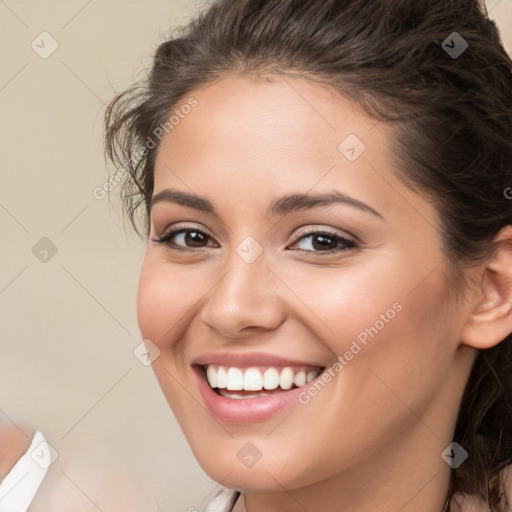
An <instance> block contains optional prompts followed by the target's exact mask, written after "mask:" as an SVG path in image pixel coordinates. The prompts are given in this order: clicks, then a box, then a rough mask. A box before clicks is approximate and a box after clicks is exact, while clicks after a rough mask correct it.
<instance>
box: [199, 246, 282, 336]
mask: <svg viewBox="0 0 512 512" xmlns="http://www.w3.org/2000/svg"><path fill="white" fill-rule="evenodd" d="M222 276H223V277H221V278H220V280H219V281H218V282H217V284H216V285H215V286H214V287H213V289H212V290H211V292H210V298H209V301H208V302H207V303H206V304H205V306H204V308H203V309H202V312H201V317H202V320H203V321H204V322H205V323H206V324H207V325H208V326H210V327H211V328H213V329H214V330H216V331H217V332H218V333H219V334H220V335H221V336H224V337H227V338H241V337H244V336H248V335H254V330H258V328H259V329H264V330H266V329H269V330H272V329H277V328H278V327H279V326H280V325H281V323H282V322H283V321H284V319H285V306H284V301H283V297H282V294H284V293H285V291H284V290H283V288H284V287H283V285H282V283H281V282H280V281H279V279H278V278H277V277H276V275H275V274H274V273H273V272H272V271H271V270H270V268H268V266H267V261H266V259H265V257H264V253H263V254H261V255H260V257H259V258H257V259H256V260H255V261H253V262H252V263H247V262H246V261H244V260H243V259H242V258H240V257H239V256H238V254H236V253H235V254H234V255H233V258H230V259H229V262H228V264H227V265H226V268H225V271H224V272H223V274H222Z"/></svg>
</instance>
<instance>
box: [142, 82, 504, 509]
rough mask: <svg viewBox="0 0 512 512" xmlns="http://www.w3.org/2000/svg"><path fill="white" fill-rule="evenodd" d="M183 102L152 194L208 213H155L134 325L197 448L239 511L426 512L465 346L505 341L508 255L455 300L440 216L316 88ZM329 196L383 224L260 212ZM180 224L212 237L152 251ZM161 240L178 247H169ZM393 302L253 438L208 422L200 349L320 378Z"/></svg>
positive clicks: (251, 429) (258, 90) (437, 504)
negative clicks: (235, 493) (273, 360)
mask: <svg viewBox="0 0 512 512" xmlns="http://www.w3.org/2000/svg"><path fill="white" fill-rule="evenodd" d="M192 95H193V96H194V97H195V98H196V99H197V101H198V105H197V106H196V107H195V108H194V109H193V110H192V111H191V113H190V114H188V115H187V116H186V117H185V118H184V119H183V120H181V121H180V123H179V124H177V125H176V126H175V127H174V129H172V130H171V131H169V133H167V134H165V135H164V137H163V139H162V141H161V144H160V146H159V149H158V155H157V159H156V164H155V186H154V192H155V194H156V193H158V192H160V191H162V190H164V189H166V188H173V189H178V190H181V191H184V192H192V193H195V194H197V195H199V196H202V197H206V198H208V199H209V200H210V201H211V203H212V204H213V205H214V206H215V208H216V209H217V210H218V212H219V215H220V219H217V218H215V217H214V216H212V215H211V214H209V213H205V212H200V211H197V210H195V209H192V208H190V207H184V206H181V205H177V204H173V203H169V202H160V203H157V204H155V205H154V206H153V208H152V210H151V233H150V240H149V242H148V245H147V250H146V253H145V259H144V262H143V266H142V269H141V274H140V282H139V290H138V321H139V326H140V330H141V333H142V335H143V337H144V338H145V339H150V340H151V341H152V342H153V343H154V344H156V345H157V346H158V348H159V350H160V355H159V356H158V357H157V358H156V359H155V360H154V362H153V369H154V371H155V374H156V377H157V379H158V381H159V384H160V386H161V388H162V390H163V392H164V394H165V396H166V398H167V400H168V402H169V404H170V406H171V408H172V410H173V411H174V413H175V415H176V417H177V419H178V421H179V423H180V425H181V427H182V429H183V431H184V433H185V435H186V437H187V439H188V442H189V443H190V446H191V448H192V450H193V452H194V455H195V456H196V457H197V460H198V461H199V463H200V464H201V466H202V467H203V469H204V470H205V471H206V473H207V474H208V475H209V476H210V477H211V478H213V479H214V480H216V481H218V482H220V483H221V484H222V485H223V486H226V487H229V488H232V489H238V490H242V491H243V492H244V494H245V497H244V499H245V507H246V509H247V510H248V512H258V511H261V510H265V511H267V512H274V511H275V512H277V511H279V512H295V511H304V510H323V511H326V512H329V511H332V512H334V511H355V510H357V511H358V512H370V511H371V512H376V511H377V512H378V511H382V512H383V511H386V512H389V510H400V511H401V512H413V511H414V512H419V511H420V512H421V511H423V512H434V511H435V512H441V510H442V509H443V507H444V504H445V500H446V496H447V493H448V488H449V478H450V470H451V468H450V467H449V466H448V464H446V463H445V462H444V460H443V459H442V458H441V453H442V452H443V450H444V449H445V448H446V447H447V446H448V445H449V444H450V443H451V440H452V435H453V430H454V426H455V422H456V418H457V409H458V405H459V403H460V399H461V397H462V392H463V388H464V385H465V383H466V381H467V378H468V376H469V372H470V369H471V366H472V363H473V361H474V358H475V356H476V354H477V350H476V349H477V348H487V347H489V346H492V345H493V344H496V343H498V342H499V341H501V340H502V339H503V338H504V337H505V336H506V335H507V334H508V333H509V332H510V331H511V330H512V314H511V311H510V310H511V306H510V302H511V301H510V298H511V292H510V290H511V288H512V285H511V283H512V278H511V276H510V270H509V269H510V268H512V261H511V260H512V256H511V255H510V253H508V252H505V250H503V251H502V252H500V253H499V254H500V255H501V256H498V257H497V258H496V259H495V260H494V261H493V262H489V263H488V265H485V266H484V265H482V266H479V267H475V268H474V269H472V271H471V272H472V274H471V276H470V277H471V278H472V282H474V283H476V284H475V286H473V287H472V288H471V289H470V290H469V291H468V292H467V294H466V296H465V298H464V300H463V301H459V302H456V301H454V298H453V283H452V282H451V281H450V278H449V273H448V263H447V261H446V259H445V257H444V256H443V254H442V252H441V248H440V238H439V234H438V219H437V213H436V210H435V209H434V208H433V206H432V204H431V203H430V202H429V201H428V199H427V198H426V196H422V195H418V194H416V193H414V192H412V191H411V190H409V189H408V188H406V187H405V185H403V184H402V183H401V182H400V181H399V180H398V178H397V177H396V176H395V174H394V172H395V169H394V168H393V165H392V156H393V155H392V153H391V149H390V146H391V140H392V132H391V131H390V128H389V127H388V126H386V125H384V124H382V123H376V121H375V120H373V119H370V118H369V117H367V116H366V115H364V114H363V113H362V112H360V111H359V110H357V109H356V107H355V106H354V105H353V104H352V103H351V102H350V101H349V100H348V99H346V98H344V97H342V96H340V95H339V94H337V93H335V92H333V91H332V90H330V89H328V88H327V87H324V86H322V85H319V84H315V83H312V82H308V81H306V80H305V79H299V78H295V79H291V78H287V79H286V80H284V79H282V78H279V77H265V78H253V77H240V76H236V75H232V76H226V77H224V78H223V79H222V80H220V81H218V82H214V83H210V84H208V85H207V86H206V87H203V88H201V89H197V90H195V91H193V92H191V93H190V95H189V96H192ZM189 96H187V98H188V97H189ZM187 98H185V99H184V101H183V103H185V102H186V100H187ZM178 108H179V106H178ZM351 133H352V134H356V135H357V137H359V139H361V140H362V141H363V142H364V143H365V145H366V150H365V151H364V152H363V153H362V154H361V155H360V156H359V157H358V158H357V159H356V160H355V161H353V162H350V161H349V160H348V159H347V158H345V156H344V155H343V154H342V153H341V152H340V151H339V150H338V145H339V144H340V142H341V141H342V140H343V139H344V138H345V137H346V136H347V135H348V134H351ZM333 189H334V190H338V191H341V192H344V193H347V194H350V195H351V196H353V197H355V198H357V199H359V200H361V201H364V202H365V203H366V204H368V205H370V206H371V207H372V208H374V209H375V210H377V211H378V212H380V213H381V214H382V216H383V217H384V219H381V218H379V217H377V216H374V215H372V214H370V213H368V212H364V211H362V210H359V209H357V208H354V207H351V206H349V205H343V204H332V205H328V206H317V207H315V208H313V209H307V210H303V211H300V212H294V213H290V214H288V215H286V216H281V217H272V216H269V215H267V214H266V212H265V210H266V208H267V206H268V205H269V204H270V202H271V201H272V200H273V199H274V198H276V197H279V196H282V195H285V194H289V193H294V192H297V193H302V194H305V193H307V192H327V191H331V190H333ZM177 223H180V226H179V227H180V228H181V227H188V228H190V229H191V230H192V231H194V230H197V229H199V230H201V231H202V232H204V233H205V234H206V235H208V237H209V238H206V240H205V241H204V242H203V246H202V247H199V248H198V247H197V246H192V247H191V246H190V245H189V246H188V250H186V251H178V250H172V249H171V248H170V247H169V246H165V245H162V244H158V243H156V242H154V241H153V240H152V239H153V238H155V237H156V236H161V235H163V234H165V233H168V232H169V231H170V230H171V228H175V227H177ZM181 223H183V224H181ZM301 227H304V228H307V230H308V231H321V230H322V229H326V228H327V229H329V230H330V231H334V232H335V233H336V234H339V235H340V236H345V237H347V238H349V239H352V240H356V241H359V244H360V245H359V248H358V249H357V250H355V251H343V250H341V251H339V252H337V253H335V254H331V255H325V254H324V253H323V252H322V248H321V247H320V248H318V246H317V247H315V246H313V242H314V241H316V240H317V238H315V237H311V236H310V237H308V238H305V239H302V241H295V238H294V237H296V235H297V232H298V229H299V228H301ZM247 236H252V237H253V238H254V239H256V240H257V242H258V243H259V244H260V246H261V247H262V249H263V253H262V254H261V255H260V256H259V257H258V258H257V259H256V260H255V261H254V262H253V263H250V264H248V263H246V261H244V260H243V259H242V258H241V257H240V256H239V255H238V254H237V252H236V249H237V247H238V245H239V244H240V243H241V242H242V240H244V238H245V237H247ZM510 237H511V232H510V230H505V231H504V232H503V240H504V242H503V244H504V246H505V243H508V242H506V241H507V240H510ZM297 238H298V237H297ZM173 241H174V243H176V244H177V245H180V246H182V247H184V248H187V245H186V244H187V242H186V241H185V239H184V237H183V235H178V236H175V237H174V239H173ZM340 247H343V245H342V244H341V245H340ZM300 249H302V251H300ZM503 252H505V255H503ZM500 258H501V259H500ZM484 272H487V273H486V279H485V280H483V279H482V278H483V276H484ZM507 300H508V302H507ZM395 302H399V303H400V304H401V305H402V307H403V309H402V310H401V311H400V312H399V313H397V314H396V316H395V317H394V318H393V319H392V320H390V321H389V322H388V323H386V325H385V327H384V328H383V329H382V330H380V331H379V333H378V335H377V336H375V337H374V338H373V339H371V340H370V341H369V342H368V344H367V346H366V347H364V349H363V350H361V351H360V352H359V353H358V354H357V356H355V357H354V358H353V359H352V360H351V361H350V362H349V364H348V365H346V366H345V367H344V368H343V370H342V371H341V372H339V373H338V374H337V375H336V377H335V378H334V379H333V380H332V381H331V382H330V383H329V384H328V385H327V386H326V387H325V388H324V389H323V390H322V391H321V393H319V394H318V395H317V396H316V397H314V399H312V400H311V401H310V403H308V404H307V405H301V404H297V405H294V406H293V407H292V408H291V409H286V410H285V411H283V412H281V413H279V414H276V415H275V416H273V417H272V418H270V419H268V420H265V421H259V422H256V423H252V424H249V425H236V424H228V423H225V424H222V423H219V422H218V421H216V420H214V419H213V418H212V416H211V415H210V414H209V413H208V412H207V410H206V409H205V405H204V402H203V399H202V397H201V394H200V392H199V389H198V387H197V384H196V380H195V376H194V375H193V373H192V369H191V362H192V360H193V359H194V358H196V357H198V356H199V355H201V354H204V353H207V352H224V351H233V352H244V351H245V352H246V351H261V352H267V353H271V354H275V355H282V356H284V357H292V358H295V359H301V360H306V361H320V362H322V363H323V366H326V367H329V366H330V365H331V364H332V363H333V362H334V361H336V358H337V356H338V355H340V354H344V353H345V351H346V350H348V349H349V347H350V345H351V343H352V341H353V340H354V339H355V337H356V336H357V334H358V333H360V332H361V331H363V330H364V329H365V328H366V327H369V326H372V325H374V324H375V322H376V320H378V319H379V315H381V314H384V313H385V312H386V311H387V310H388V309H389V308H391V307H392V305H393V303H395ZM248 442H252V443H253V444H254V445H256V447H257V448H258V449H259V450H260V451H261V453H262V457H261V459H260V460H259V461H258V462H257V463H256V464H255V465H254V466H253V467H251V468H247V467H246V466H245V465H243V464H242V463H241V462H240V460H239V459H238V457H237V452H238V450H240V448H241V447H243V446H244V445H245V444H246V443H248Z"/></svg>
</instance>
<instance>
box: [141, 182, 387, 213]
mask: <svg viewBox="0 0 512 512" xmlns="http://www.w3.org/2000/svg"><path fill="white" fill-rule="evenodd" d="M161 202H167V203H174V204H178V205H181V206H187V207H189V208H194V209H195V210H200V211H202V212H206V213H211V214H212V215H215V216H216V217H218V218H219V217H220V216H219V214H218V212H217V210H216V209H215V207H214V206H213V204H212V203H211V202H210V201H209V200H208V199H206V198H205V197H200V196H197V195H195V194H191V193H189V192H183V191H180V190H176V189H170V188H166V189H164V190H162V191H161V192H158V194H156V195H154V196H153V197H152V198H151V208H153V206H155V204H157V203H161ZM335 203H341V204H347V205H349V206H353V207H355V208H358V209H360V210H362V211H365V212H369V213H371V214H373V215H375V216H377V217H380V218H381V219H384V216H383V215H382V214H381V213H379V212H378V211H377V210H375V209H374V208H372V207H371V206H369V205H367V204H366V203H363V202H362V201H359V200H358V199H355V198H354V197H351V196H349V195H348V194H344V193H342V192H339V191H337V190H333V191H331V192H325V193H307V194H289V195H286V196H283V197H279V198H276V199H274V200H273V201H272V202H271V203H270V206H269V207H268V208H267V213H268V214H270V215H274V216H277V215H286V214H289V213H292V212H296V211H300V210H306V209H309V208H313V207H315V206H326V205H330V204H335Z"/></svg>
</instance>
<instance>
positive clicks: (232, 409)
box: [193, 366, 318, 424]
mask: <svg viewBox="0 0 512 512" xmlns="http://www.w3.org/2000/svg"><path fill="white" fill-rule="evenodd" d="M193 369H194V373H195V374H196V377H197V379H198V384H199V390H200V392H201V395H202V396H203V399H204V401H205V404H206V408H207V409H208V411H209V412H210V413H211V414H212V415H213V416H214V417H215V419H217V420H219V421H221V422H225V423H238V424H248V423H254V422H257V421H264V420H266V419H268V418H270V417H272V416H273V415H274V414H276V413H278V412H279V411H281V410H283V409H286V408H287V407H290V406H291V405H293V404H296V405H297V404H299V401H298V399H299V395H300V393H302V392H303V391H304V390H305V389H306V386H308V387H309V386H310V385H311V384H313V383H314V382H315V380H316V379H313V380H312V381H311V382H309V383H308V384H307V385H306V386H301V387H299V388H295V389H292V390H290V391H283V392H280V393H275V394H273V395H268V396H262V397H260V398H245V399H239V400H237V399H236V398H226V397H224V396H221V395H218V394H217V393H215V391H213V389H212V388H211V387H210V385H209V384H208V382H207V381H206V377H205V375H204V372H203V370H202V368H200V367H197V366H193ZM317 378H318V377H317ZM261 391H262V392H264V391H265V390H263V389H262V390H261Z"/></svg>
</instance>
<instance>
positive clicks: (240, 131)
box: [155, 76, 435, 226]
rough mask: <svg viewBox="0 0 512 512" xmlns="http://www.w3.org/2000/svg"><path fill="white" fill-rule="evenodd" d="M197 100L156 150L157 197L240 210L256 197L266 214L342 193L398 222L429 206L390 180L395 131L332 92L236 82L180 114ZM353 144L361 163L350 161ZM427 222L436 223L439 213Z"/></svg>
mask: <svg viewBox="0 0 512 512" xmlns="http://www.w3.org/2000/svg"><path fill="white" fill-rule="evenodd" d="M190 98H193V99H194V100H195V101H196V102H197V103H196V106H195V107H194V108H192V109H183V112H182V115H181V116H180V119H179V122H178V123H177V124H174V126H173V128H172V129H171V130H169V132H168V133H167V134H164V136H163V138H162V141H161V143H160V146H159V148H158V154H157V158H156V164H155V192H157V191H159V190H160V189H163V188H165V187H167V186H172V187H174V188H179V187H180V186H181V188H183V185H184V184H185V187H186V188H192V189H194V192H196V193H201V195H206V196H213V195H215V194H216V192H217V193H219V194H222V193H223V192H226V193H228V194H229V193H231V195H233V196H236V197H235V199H237V201H238V202H240V201H242V200H246V199H247V200H253V201H254V200H255V199H254V196H255V191H256V190H257V195H258V196H261V200H260V202H261V206H262V207H266V206H267V203H268V201H267V199H268V198H270V197H275V196H277V195H282V194H286V193H290V192H303V193H305V192H307V191H308V190H311V189H312V188H314V189H315V191H319V192H320V191H325V190H328V189H337V190H340V191H342V192H346V193H348V194H350V195H353V196H356V197H359V198H361V199H362V200H364V201H366V202H367V203H369V204H372V205H373V206H375V208H376V209H377V210H379V211H388V212H392V213H395V214H396V215H398V216H402V215H404V214H406V215H407V214H408V215H411V214H413V215H418V210H427V209H429V208H430V203H428V202H427V200H426V198H421V197H420V196H418V195H417V194H416V193H414V192H413V191H411V190H409V189H408V188H406V187H405V186H404V185H403V184H402V183H401V182H400V181H399V180H398V179H397V178H396V176H395V175H394V173H393V160H394V159H393V154H392V149H391V144H390V141H391V140H392V137H393V133H392V131H391V127H390V126H389V125H386V124H385V123H379V122H377V121H376V120H375V119H373V118H371V117H369V116H367V115H366V114H365V113H363V112H362V111H361V110H360V109H359V108H358V107H357V106H356V105H355V104H354V103H353V102H352V101H350V100H349V99H348V98H346V97H344V96H342V95H341V94H340V93H338V92H337V91H335V90H333V89H332V88H330V87H328V86H325V85H322V84H318V83H316V82H312V81H310V80H306V79H302V78H289V77H286V78H284V77H275V76H272V77H256V78H255V77H240V76H229V77H225V78H223V79H221V80H218V81H215V82H212V83H208V84H206V85H205V86H204V87H202V88H198V89H195V90H193V91H191V92H190V93H188V94H187V95H185V97H184V98H183V99H182V101H181V102H180V103H178V104H177V105H176V106H175V107H174V108H173V112H176V111H178V112H180V109H181V108H182V106H183V105H185V104H186V103H187V102H188V101H189V100H190ZM185 111H186V112H188V113H186V114H185ZM176 119H177V118H176ZM346 141H348V142H346ZM351 146H352V147H353V148H354V149H355V152H356V154H355V156H356V158H348V157H351V156H354V152H352V153H347V152H346V150H347V149H351V148H350V147H351ZM223 198H224V199H229V198H228V197H227V196H226V194H223ZM251 198H252V199H251ZM264 198H265V199H264ZM216 200H217V199H216ZM411 205H414V207H411ZM414 211H416V213H414ZM420 216H421V217H423V221H422V222H424V220H425V218H428V217H430V218H431V225H432V226H433V225H434V224H435V218H434V213H433V212H427V211H423V212H421V214H420Z"/></svg>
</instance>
